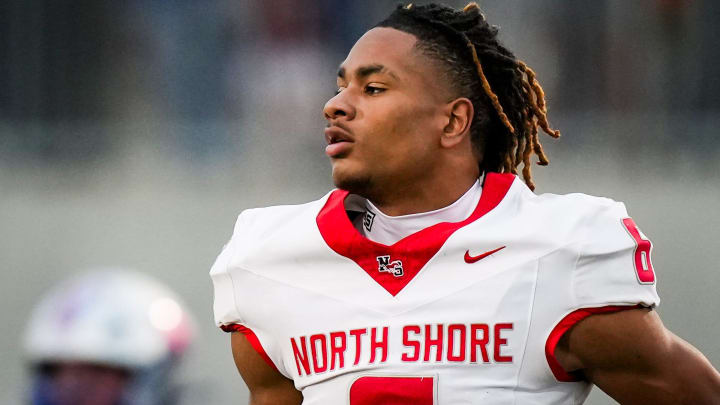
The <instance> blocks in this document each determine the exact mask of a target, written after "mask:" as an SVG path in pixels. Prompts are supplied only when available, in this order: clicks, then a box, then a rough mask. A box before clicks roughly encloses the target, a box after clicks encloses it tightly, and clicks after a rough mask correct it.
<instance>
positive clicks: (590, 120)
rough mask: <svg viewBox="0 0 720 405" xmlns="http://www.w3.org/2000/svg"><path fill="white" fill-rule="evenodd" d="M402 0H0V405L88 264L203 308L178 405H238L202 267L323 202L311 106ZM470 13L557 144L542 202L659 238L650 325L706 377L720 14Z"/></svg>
mask: <svg viewBox="0 0 720 405" xmlns="http://www.w3.org/2000/svg"><path fill="white" fill-rule="evenodd" d="M445 3H447V4H448V5H452V6H456V7H462V6H463V5H464V4H465V2H464V1H445ZM396 4H397V2H395V1H363V2H359V1H351V0H264V1H262V0H234V1H230V0H203V1H199V0H127V1H107V0H2V1H0V297H2V298H0V299H1V300H2V302H1V303H2V309H1V312H0V314H1V316H2V319H1V320H2V325H3V328H2V330H3V333H2V334H1V335H0V358H1V359H2V367H0V402H1V403H3V404H22V403H24V398H25V397H26V391H27V387H28V381H27V370H26V368H25V367H24V357H23V354H22V350H21V349H20V348H21V345H22V339H23V330H24V328H25V326H26V323H27V320H28V316H29V314H30V312H31V310H32V308H33V306H34V305H35V304H36V303H37V302H38V300H39V297H41V296H42V295H43V294H44V293H45V292H46V291H47V290H48V289H49V288H50V287H51V286H53V285H54V284H55V283H57V282H58V281H59V280H61V279H64V278H66V277H67V276H69V275H72V274H75V273H77V272H81V271H85V270H88V269H92V268H94V267H102V266H124V267H129V268H134V269H137V270H139V271H141V272H144V273H147V274H150V275H152V276H154V277H156V278H158V279H159V280H161V281H162V282H164V283H165V284H167V285H169V286H170V287H171V288H173V289H174V290H175V291H177V292H178V294H179V295H180V296H181V297H182V298H183V299H184V300H185V302H186V304H187V305H188V307H189V308H190V310H191V312H192V313H193V314H194V315H195V318H196V319H197V320H198V322H197V323H198V325H197V326H198V327H197V338H196V341H195V345H194V346H193V348H192V349H191V351H190V354H189V356H188V357H187V358H186V359H185V360H186V361H185V363H184V368H183V371H182V378H183V380H184V382H185V383H186V384H187V386H188V387H189V389H188V391H189V392H191V395H190V398H192V399H191V400H187V402H188V403H195V404H197V403H207V404H220V403H222V404H230V403H246V398H247V393H246V389H245V387H244V384H243V382H242V381H241V379H240V377H239V375H238V374H237V371H236V370H235V368H234V365H233V363H232V358H231V356H230V349H229V337H228V336H227V335H226V334H224V333H222V332H220V331H219V330H218V329H216V328H215V327H214V324H213V320H212V309H211V306H212V286H211V283H210V279H209V277H208V276H207V273H208V271H209V268H210V265H211V264H212V262H213V260H214V259H215V257H216V255H217V254H218V253H219V251H220V248H221V247H222V246H223V244H224V243H225V242H226V241H227V239H228V238H229V237H230V234H231V231H232V227H233V223H234V220H235V218H236V216H237V214H238V213H239V212H240V211H241V210H242V209H244V208H249V207H253V206H265V205H273V204H280V203H300V202H304V201H308V200H311V199H315V198H318V197H319V196H321V195H322V194H323V193H325V192H326V191H327V190H329V189H330V188H331V187H332V182H331V179H330V171H329V164H328V162H327V159H326V157H325V156H324V153H323V150H324V140H323V137H322V129H323V127H324V120H323V118H322V114H321V109H322V106H323V104H324V102H325V101H326V100H327V99H328V98H329V97H330V96H331V95H332V94H333V92H334V90H335V73H336V69H337V66H338V64H339V63H340V62H341V61H342V60H343V59H344V57H345V55H346V53H347V51H348V50H349V49H350V47H351V46H352V44H353V43H354V42H355V41H356V40H357V38H359V37H360V36H361V35H362V33H363V32H364V31H365V30H367V29H368V28H369V27H371V26H372V25H373V24H375V23H376V22H378V21H379V20H381V19H382V18H383V17H384V16H385V15H387V14H388V13H389V12H390V11H391V10H392V9H393V8H394V6H395V5H396ZM480 5H481V7H482V8H483V10H484V11H485V14H486V16H487V18H488V20H489V21H490V22H491V23H493V24H496V25H498V26H500V27H501V38H502V39H503V41H504V43H505V44H506V45H507V46H508V47H509V48H510V49H512V50H513V51H514V52H515V53H516V55H518V57H519V58H520V59H522V60H524V61H525V62H526V63H527V64H528V65H530V66H532V67H533V68H534V69H535V70H536V72H537V73H538V77H539V79H540V82H541V83H542V85H543V87H544V89H545V92H546V94H547V98H548V102H549V111H550V114H549V117H550V122H551V124H552V125H553V126H554V127H556V128H557V129H560V130H561V132H562V133H563V137H562V138H561V139H560V140H558V141H552V140H550V139H549V138H547V139H544V140H543V141H544V145H545V149H546V151H547V152H548V155H549V157H550V159H551V161H552V163H551V164H550V166H549V167H547V168H538V169H536V170H535V177H536V183H537V184H538V188H537V190H536V192H540V193H546V192H551V193H568V192H583V193H587V194H593V195H602V196H607V197H611V198H614V199H616V200H621V201H624V202H625V203H626V205H627V207H628V211H629V212H630V214H631V215H632V216H633V217H634V219H635V220H636V222H637V223H638V224H640V226H641V227H642V229H643V231H644V233H645V234H647V235H648V236H649V237H650V238H651V239H652V240H653V242H654V245H655V249H654V257H653V259H654V265H655V268H656V271H657V273H658V277H659V287H658V290H659V292H660V295H661V297H662V300H663V302H662V304H661V306H660V308H659V312H660V314H661V316H662V318H663V320H664V321H665V323H666V325H667V326H668V327H669V328H670V329H671V330H673V331H674V332H675V333H676V334H678V335H680V336H682V337H683V338H685V339H686V340H688V341H690V342H691V343H693V344H694V345H695V346H696V347H698V348H699V349H700V350H701V351H703V352H704V353H705V355H706V356H707V357H708V358H709V359H710V361H711V362H712V363H713V364H714V365H715V366H716V367H720V344H719V343H718V341H719V338H720V325H719V322H718V321H720V319H718V315H717V310H718V308H719V307H720V297H719V296H718V294H717V290H718V288H719V287H720V271H718V270H719V269H718V266H717V264H716V263H717V260H716V255H717V251H718V248H720V244H719V242H718V241H719V240H720V213H719V212H718V204H719V203H720V188H719V187H718V186H719V185H720V164H719V163H718V157H720V139H719V137H718V136H717V128H719V127H720V97H719V96H718V95H719V94H720V63H718V62H720V47H718V46H717V45H716V41H717V34H718V29H717V18H718V17H719V16H720V2H715V1H712V0H704V1H703V0H695V1H692V0H653V1H650V0H648V1H642V2H640V1H638V2H627V1H623V0H608V1H592V2H590V1H585V2H570V1H567V2H557V1H554V0H512V1H508V0H506V1H499V0H498V1H491V0H486V1H482V2H480ZM48 333H52V330H49V331H48ZM588 403H589V404H593V405H599V404H612V403H614V402H613V401H612V400H610V399H608V398H607V397H606V396H604V395H603V394H602V393H599V392H594V393H593V394H592V395H591V399H590V401H589V402H588Z"/></svg>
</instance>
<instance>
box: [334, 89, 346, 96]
mask: <svg viewBox="0 0 720 405" xmlns="http://www.w3.org/2000/svg"><path fill="white" fill-rule="evenodd" d="M344 89H345V88H344V87H338V89H337V90H335V94H333V95H334V96H337V95H338V94H340V92H341V91H343V90H344Z"/></svg>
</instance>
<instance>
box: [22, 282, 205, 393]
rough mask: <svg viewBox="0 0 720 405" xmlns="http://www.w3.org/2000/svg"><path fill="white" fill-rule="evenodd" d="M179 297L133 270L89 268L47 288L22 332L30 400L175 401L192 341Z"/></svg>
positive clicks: (188, 321) (187, 316)
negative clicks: (176, 376)
mask: <svg viewBox="0 0 720 405" xmlns="http://www.w3.org/2000/svg"><path fill="white" fill-rule="evenodd" d="M191 327H192V325H191V320H190V318H189V314H188V313H187V312H186V311H185V309H184V308H183V306H182V305H181V304H180V301H179V300H178V297H177V296H176V295H175V294H174V293H173V292H172V291H170V290H169V289H168V288H167V287H165V286H164V285H162V284H160V283H159V282H157V281H155V280H153V279H151V278H150V277H148V276H145V275H143V274H140V273H135V272H130V271H125V270H103V271H96V272H91V273H88V274H85V275H82V276H80V277H76V278H73V279H71V280H68V281H66V282H64V283H62V284H60V285H58V286H56V287H55V288H54V289H53V290H52V291H50V293H48V294H47V295H46V296H45V297H44V298H43V299H42V300H41V302H40V303H39V305H38V306H37V307H36V308H35V310H34V311H33V314H32V316H31V319H30V323H29V325H28V328H27V331H26V335H25V351H26V354H27V357H28V359H29V361H30V364H31V366H32V379H33V384H32V396H31V402H30V403H31V404H33V405H169V404H177V403H178V398H177V395H178V393H179V391H178V386H177V384H175V382H174V380H173V370H174V369H175V368H176V367H177V365H178V361H179V360H180V358H181V356H182V354H183V353H184V352H185V350H186V349H187V347H188V345H189V344H190V341H191V338H192V336H191V332H192V331H191Z"/></svg>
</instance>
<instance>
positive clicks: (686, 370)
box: [555, 308, 720, 405]
mask: <svg viewBox="0 0 720 405" xmlns="http://www.w3.org/2000/svg"><path fill="white" fill-rule="evenodd" d="M555 356H556V358H557V360H558V362H559V363H560V364H561V365H562V366H563V368H564V369H565V370H566V371H568V372H576V373H582V374H583V375H584V376H585V378H586V379H588V380H589V381H591V382H593V383H594V384H595V385H597V386H598V387H600V389H602V390H603V391H605V393H607V394H608V395H610V396H611V397H613V398H614V399H615V400H616V401H618V402H619V403H620V404H622V405H634V404H656V405H665V404H668V405H669V404H673V405H678V404H693V405H703V404H708V405H710V404H718V403H720V373H718V372H717V371H716V370H715V369H714V368H713V366H712V365H711V364H710V362H709V361H708V360H707V359H706V358H705V357H704V356H703V355H702V353H700V352H699V351H698V350H697V349H695V348H694V347H693V346H691V345H690V344H689V343H687V342H685V341H684V340H682V339H680V338H679V337H677V336H675V335H674V334H672V333H671V332H670V331H668V330H667V329H666V328H665V326H663V324H662V322H661V321H660V317H659V316H658V315H657V313H656V312H655V311H653V310H650V309H641V308H637V309H631V310H626V311H620V312H615V313H611V314H596V315H592V316H590V317H588V318H585V319H584V320H582V321H580V322H579V323H578V324H577V325H575V326H574V327H573V328H572V329H570V330H569V331H568V332H567V333H566V334H565V336H563V338H562V339H561V340H560V342H559V344H558V346H557V348H556V351H555Z"/></svg>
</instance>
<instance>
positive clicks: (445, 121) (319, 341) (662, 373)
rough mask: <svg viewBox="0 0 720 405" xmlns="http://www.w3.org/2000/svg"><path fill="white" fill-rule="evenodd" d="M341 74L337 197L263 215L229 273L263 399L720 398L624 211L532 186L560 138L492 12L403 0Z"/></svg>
mask: <svg viewBox="0 0 720 405" xmlns="http://www.w3.org/2000/svg"><path fill="white" fill-rule="evenodd" d="M337 83H338V93H337V95H336V96H335V97H333V98H332V99H330V101H328V102H327V104H326V105H325V109H324V114H325V118H326V119H327V121H328V128H327V129H326V131H325V137H326V140H327V142H328V146H327V148H326V154H327V155H328V156H329V157H330V160H331V162H332V170H333V172H332V175H333V180H334V182H335V185H336V186H337V187H338V190H335V191H333V192H331V193H329V194H328V195H326V196H324V197H323V198H321V199H320V200H317V201H314V202H311V203H308V204H304V205H298V206H280V207H269V208H263V209H254V210H247V211H244V212H243V213H242V214H241V215H240V216H239V218H238V221H237V224H236V226H235V230H234V233H233V236H232V238H231V240H230V242H229V243H228V245H227V246H226V247H225V249H224V250H223V252H222V253H221V254H220V256H219V257H218V259H217V261H216V263H215V265H214V266H213V268H212V270H211V275H212V277H213V281H214V286H215V317H216V321H217V323H218V325H219V326H221V327H222V328H223V329H224V330H226V331H231V332H233V333H232V338H231V342H232V349H233V354H234V358H235V362H236V364H237V367H238V369H239V371H240V373H241V375H242V377H243V378H244V380H245V382H246V383H247V385H248V387H249V389H250V394H251V401H250V402H251V404H253V405H260V404H299V403H301V402H302V403H303V404H332V405H337V404H347V405H371V404H372V405H379V404H393V405H402V404H413V405H432V404H443V405H448V404H460V403H463V404H465V403H472V404H483V405H487V404H577V403H582V402H583V401H584V399H585V398H586V396H587V395H588V392H589V390H590V387H591V383H595V384H597V385H598V386H599V387H600V388H602V389H603V390H604V391H605V392H607V393H608V394H609V395H611V396H612V397H613V398H615V399H616V400H618V401H619V402H620V403H622V404H717V403H720V374H718V372H717V371H716V370H715V369H714V368H713V367H712V366H711V365H710V363H709V362H708V361H707V359H705V358H704V357H703V355H702V354H700V353H699V352H698V351H697V350H695V349H694V348H693V347H692V346H690V345H689V344H687V343H685V342H684V341H682V340H681V339H679V338H678V337H676V336H674V335H673V334H672V333H670V332H669V331H667V330H666V329H665V327H664V326H663V325H662V323H661V321H660V319H659V317H658V316H657V313H656V312H655V311H654V310H653V308H654V307H655V306H656V305H657V304H658V303H659V298H658V296H657V293H656V290H655V281H656V280H655V271H654V269H653V266H652V261H651V257H650V255H651V244H650V241H649V240H648V239H647V237H646V236H645V235H643V234H642V232H640V230H639V229H638V227H637V225H636V224H635V223H634V221H633V220H632V219H631V218H630V217H628V216H627V212H626V211H625V207H624V206H623V205H622V204H621V203H617V202H614V201H612V200H609V199H604V198H597V197H590V196H586V195H582V194H571V195H567V196H558V195H548V194H544V195H535V194H534V193H533V192H532V190H533V189H534V184H533V181H532V176H531V172H530V165H531V161H530V160H531V157H532V156H533V155H536V156H537V157H538V159H539V163H540V164H543V165H544V164H547V163H548V160H547V158H546V157H545V154H544V153H543V149H542V147H541V145H540V141H539V135H538V131H539V130H540V131H543V132H545V133H547V134H548V135H551V136H553V137H558V136H559V133H558V132H557V131H555V130H553V129H551V128H550V126H549V124H548V121H547V118H546V105H545V99H544V94H543V91H542V88H541V87H540V84H539V83H538V82H537V80H536V78H535V74H534V73H533V71H532V70H531V69H530V68H529V67H528V66H526V65H525V64H524V63H523V62H521V61H519V60H518V59H516V57H515V56H514V55H513V54H512V53H511V52H510V51H509V50H507V49H506V48H505V47H503V46H502V45H501V44H500V43H499V42H498V40H497V28H496V27H493V26H491V25H489V24H488V23H487V21H486V20H485V18H484V16H483V15H482V14H481V13H480V10H479V9H478V7H477V5H476V4H474V3H472V4H470V5H468V6H467V7H465V9H464V10H454V9H450V8H447V7H443V6H437V5H428V6H412V5H409V6H406V7H399V8H398V9H397V10H395V12H393V13H392V14H391V15H390V16H389V17H388V18H387V19H386V20H385V21H383V22H381V23H380V24H379V25H378V26H377V27H375V28H373V29H371V30H370V31H368V32H367V33H366V34H365V35H364V36H363V37H362V38H360V39H359V40H358V42H357V43H356V44H355V46H354V47H353V48H352V50H351V51H350V53H349V55H348V56H347V58H346V59H345V61H344V62H343V63H342V64H341V66H340V69H339V72H338V78H337ZM521 166H522V170H521V172H522V180H521V179H520V178H519V177H518V176H517V174H518V171H520V167H521Z"/></svg>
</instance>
